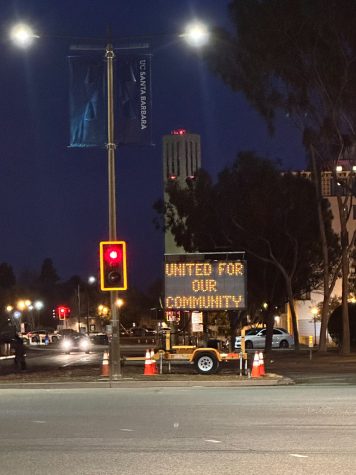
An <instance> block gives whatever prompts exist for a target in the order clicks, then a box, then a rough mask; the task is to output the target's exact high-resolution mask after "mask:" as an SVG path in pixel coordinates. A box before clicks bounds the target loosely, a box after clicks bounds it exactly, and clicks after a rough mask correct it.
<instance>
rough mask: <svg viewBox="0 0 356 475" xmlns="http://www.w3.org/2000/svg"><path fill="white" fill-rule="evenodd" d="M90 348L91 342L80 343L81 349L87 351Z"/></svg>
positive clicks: (83, 341)
mask: <svg viewBox="0 0 356 475" xmlns="http://www.w3.org/2000/svg"><path fill="white" fill-rule="evenodd" d="M89 347H90V341H89V340H82V341H81V342H80V343H79V348H80V349H82V350H84V351H86V350H88V349H89Z"/></svg>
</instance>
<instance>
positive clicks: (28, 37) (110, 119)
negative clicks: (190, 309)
mask: <svg viewBox="0 0 356 475" xmlns="http://www.w3.org/2000/svg"><path fill="white" fill-rule="evenodd" d="M164 36H167V35H164ZM172 36H173V35H172ZM177 36H178V37H181V38H183V39H185V40H186V41H187V42H188V43H189V44H190V45H192V46H194V47H200V46H202V45H204V44H205V43H206V42H207V41H208V38H209V34H208V29H207V28H206V27H205V26H204V25H203V24H202V23H197V22H196V23H194V24H192V25H189V26H188V27H187V28H186V30H185V32H184V33H183V34H180V35H177ZM11 38H12V40H13V41H15V42H16V44H18V45H20V46H21V47H26V46H29V45H30V44H31V43H32V41H33V40H34V39H35V38H39V36H38V35H37V34H35V33H34V32H33V30H32V29H31V28H30V27H28V26H27V25H25V24H23V23H22V24H19V25H16V26H15V27H14V28H13V29H12V30H11ZM147 38H149V36H147ZM126 39H127V38H126ZM114 58H115V53H114V49H113V45H112V44H111V43H110V42H108V43H107V45H106V48H105V59H106V66H107V68H106V78H107V145H106V148H107V166H108V215H109V240H110V241H116V239H117V228H116V185H115V180H116V178H115V150H116V143H115V136H114V85H113V84H114V72H113V62H114ZM117 299H118V291H117V290H114V291H110V305H111V319H112V340H111V363H112V365H111V377H112V379H119V378H121V361H120V360H121V356H120V331H119V330H120V322H119V311H118V307H117V305H116V303H115V302H116V301H117ZM78 307H79V316H78V327H79V330H80V295H79V286H78Z"/></svg>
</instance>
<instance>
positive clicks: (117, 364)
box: [105, 43, 122, 380]
mask: <svg viewBox="0 0 356 475" xmlns="http://www.w3.org/2000/svg"><path fill="white" fill-rule="evenodd" d="M105 57H106V66H107V89H108V92H107V106H108V143H107V150H108V202H109V239H110V241H115V240H116V188H115V149H116V145H115V140H114V85H113V84H114V82H113V77H114V73H113V62H114V57H115V54H114V51H113V47H112V45H111V44H110V43H108V44H107V46H106V53H105ZM117 297H118V292H117V291H111V292H110V306H111V325H112V339H111V379H113V380H117V379H120V378H121V376H122V375H121V361H120V359H121V355H120V322H119V313H118V309H117V306H116V303H115V302H116V300H117Z"/></svg>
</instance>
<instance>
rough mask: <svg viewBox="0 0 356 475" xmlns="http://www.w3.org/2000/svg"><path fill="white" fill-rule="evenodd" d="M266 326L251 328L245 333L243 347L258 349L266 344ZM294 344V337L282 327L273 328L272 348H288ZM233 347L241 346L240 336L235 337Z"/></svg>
mask: <svg viewBox="0 0 356 475" xmlns="http://www.w3.org/2000/svg"><path fill="white" fill-rule="evenodd" d="M266 331H267V330H266V328H262V329H261V328H251V329H250V330H247V331H246V334H245V348H246V349H247V350H249V349H253V348H256V349H260V348H264V347H265V344H266ZM293 345H294V337H293V336H292V335H291V334H289V333H288V332H287V331H286V330H284V328H273V336H272V348H289V347H291V346H293ZM235 348H237V349H239V348H241V336H237V337H236V339H235Z"/></svg>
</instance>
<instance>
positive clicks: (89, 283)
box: [87, 275, 96, 335]
mask: <svg viewBox="0 0 356 475" xmlns="http://www.w3.org/2000/svg"><path fill="white" fill-rule="evenodd" d="M95 282H96V278H95V277H94V276H93V275H90V276H89V277H88V285H93V284H95ZM89 317H90V299H89V288H88V287H87V333H88V335H89V333H90V329H89Z"/></svg>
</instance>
